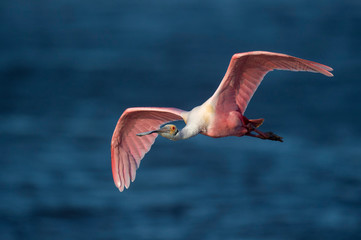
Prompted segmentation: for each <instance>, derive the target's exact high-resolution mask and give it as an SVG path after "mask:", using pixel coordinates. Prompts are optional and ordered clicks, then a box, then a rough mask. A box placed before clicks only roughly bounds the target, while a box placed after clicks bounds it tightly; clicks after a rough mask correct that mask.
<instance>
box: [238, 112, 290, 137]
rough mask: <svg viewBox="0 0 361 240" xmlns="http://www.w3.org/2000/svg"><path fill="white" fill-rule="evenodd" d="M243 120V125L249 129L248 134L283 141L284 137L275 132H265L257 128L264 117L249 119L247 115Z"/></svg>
mask: <svg viewBox="0 0 361 240" xmlns="http://www.w3.org/2000/svg"><path fill="white" fill-rule="evenodd" d="M241 121H242V125H243V127H245V128H246V129H247V130H248V131H247V133H246V134H245V135H246V136H250V137H257V138H260V139H268V140H272V141H279V142H283V140H282V137H280V136H278V135H276V134H274V133H273V132H265V133H264V132H262V131H260V130H258V129H257V128H258V127H259V126H261V125H262V123H263V121H264V119H263V118H260V119H248V118H246V117H245V116H242V118H241ZM252 132H255V133H257V134H254V133H252Z"/></svg>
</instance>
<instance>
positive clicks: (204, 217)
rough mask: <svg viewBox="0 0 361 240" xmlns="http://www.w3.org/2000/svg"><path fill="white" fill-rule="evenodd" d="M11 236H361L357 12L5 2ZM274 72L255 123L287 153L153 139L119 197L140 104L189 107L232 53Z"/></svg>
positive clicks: (6, 208)
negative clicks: (131, 117) (282, 60)
mask: <svg viewBox="0 0 361 240" xmlns="http://www.w3.org/2000/svg"><path fill="white" fill-rule="evenodd" d="M0 21H1V24H0V36H1V37H0V51H1V52H0V79H1V87H0V98H1V102H0V114H1V115H0V134H1V135H0V144H1V145H0V146H1V153H0V154H1V158H0V167H1V175H0V238H1V239H4V240H5V239H361V140H360V135H361V126H360V123H361V114H360V109H361V107H360V103H361V92H360V87H361V81H360V77H359V72H360V69H361V59H360V54H361V44H360V43H361V27H360V26H361V2H360V1H359V0H354V1H351V0H349V1H347V0H334V1H321V0H320V1H314V0H312V1H303V0H302V1H301V0H295V1H289V0H274V1H266V0H262V1H253V0H252V1H251V0H247V1H236V0H225V1H218V0H213V1H190V0H185V1H175V0H162V1H146V0H140V1H119V0H112V1H111V0H105V1H95V0H87V1H85V0H84V1H81V0H63V1H45V0H42V1H27V0H23V1H21V0H8V1H6V0H3V1H1V3H0ZM251 50H267V51H275V52H281V53H287V54H291V55H294V56H297V57H301V58H306V59H309V60H313V61H317V62H320V63H323V64H326V65H329V66H331V67H333V68H334V69H335V71H334V72H333V73H334V74H335V77H334V78H327V77H325V76H323V75H321V74H313V73H294V72H285V71H283V72H281V71H278V72H272V73H270V74H269V75H267V76H266V79H265V81H264V82H263V83H262V85H261V87H260V88H259V90H258V91H257V93H256V94H255V96H254V98H253V100H252V102H251V104H250V105H249V107H248V109H247V112H246V116H248V117H249V118H260V117H263V118H265V119H266V121H265V123H264V125H263V126H262V127H261V129H262V130H263V131H270V130H271V131H274V132H275V133H277V134H279V135H280V136H283V137H284V139H285V142H284V143H279V142H272V141H262V140H259V139H253V138H249V137H243V138H235V137H230V138H223V139H211V138H207V137H205V136H197V137H195V138H192V139H189V140H187V141H180V142H170V141H168V140H166V139H158V140H157V142H156V144H155V145H154V146H153V148H152V151H150V152H149V153H148V154H147V155H146V157H145V158H144V160H143V161H142V165H141V168H140V169H139V171H138V174H137V179H136V181H135V182H134V183H133V184H132V185H131V188H130V189H129V190H127V191H125V192H123V193H120V192H119V191H118V190H117V189H116V188H115V186H114V184H113V180H112V175H111V166H110V139H111V135H112V133H113V129H114V127H115V124H116V122H117V120H118V118H119V116H120V115H121V113H122V112H123V111H124V110H125V109H126V108H128V107H134V106H173V107H178V108H182V109H185V110H190V109H191V108H192V107H194V106H196V105H199V104H201V103H202V102H203V101H204V100H206V99H207V98H208V97H209V96H211V94H212V93H213V92H214V90H215V89H216V87H217V86H218V84H219V83H220V80H221V78H222V77H223V74H224V73H225V71H226V68H227V66H228V63H229V60H230V58H231V56H232V54H234V53H236V52H246V51H251Z"/></svg>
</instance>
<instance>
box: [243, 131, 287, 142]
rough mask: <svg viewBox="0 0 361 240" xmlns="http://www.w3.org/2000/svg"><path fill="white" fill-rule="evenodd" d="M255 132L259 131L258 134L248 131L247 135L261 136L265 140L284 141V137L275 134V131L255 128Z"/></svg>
mask: <svg viewBox="0 0 361 240" xmlns="http://www.w3.org/2000/svg"><path fill="white" fill-rule="evenodd" d="M253 131H254V132H256V133H258V134H257V135H255V134H252V133H247V134H246V135H247V136H250V137H256V138H260V139H263V140H272V141H279V142H283V140H282V139H283V138H282V137H280V136H278V135H276V134H274V133H273V132H265V133H264V132H261V131H259V130H257V129H254V130H253Z"/></svg>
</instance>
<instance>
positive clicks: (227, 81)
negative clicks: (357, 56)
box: [212, 51, 333, 114]
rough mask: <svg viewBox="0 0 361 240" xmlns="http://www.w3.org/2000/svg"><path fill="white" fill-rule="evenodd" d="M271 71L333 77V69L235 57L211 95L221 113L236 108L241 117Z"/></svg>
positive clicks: (283, 59) (267, 56) (253, 55)
mask: <svg viewBox="0 0 361 240" xmlns="http://www.w3.org/2000/svg"><path fill="white" fill-rule="evenodd" d="M274 69H278V70H290V71H307V72H316V73H322V74H324V75H326V76H328V77H332V76H333V75H332V73H330V72H329V71H332V70H333V69H332V68H330V67H328V66H326V65H323V64H320V63H316V62H312V61H308V60H304V59H301V58H296V57H292V56H289V55H286V54H280V53H272V52H262V51H255V52H246V53H237V54H234V55H233V57H232V59H231V62H230V64H229V66H228V69H227V72H226V74H225V76H224V78H223V80H222V82H221V84H220V85H219V87H218V88H217V90H216V92H215V93H214V94H213V96H212V98H213V99H216V100H217V102H218V103H219V104H221V105H222V108H217V109H221V111H224V112H225V111H230V110H231V109H235V108H238V109H240V110H241V112H242V114H243V113H244V112H245V110H246V108H247V105H248V103H249V101H250V99H251V98H252V96H253V94H254V92H255V91H256V90H257V88H258V86H259V84H260V83H261V82H262V80H263V78H264V76H265V75H266V74H267V73H268V72H269V71H272V70H274Z"/></svg>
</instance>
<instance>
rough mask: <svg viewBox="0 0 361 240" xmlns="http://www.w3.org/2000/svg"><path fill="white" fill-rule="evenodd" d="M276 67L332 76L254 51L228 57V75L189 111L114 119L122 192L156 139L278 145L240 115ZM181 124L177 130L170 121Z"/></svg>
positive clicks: (152, 111) (148, 110) (153, 110)
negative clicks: (197, 137) (231, 138)
mask: <svg viewBox="0 0 361 240" xmlns="http://www.w3.org/2000/svg"><path fill="white" fill-rule="evenodd" d="M274 69H278V70H291V71H307V72H315V73H322V74H323V75H326V76H328V77H332V76H333V75H332V73H330V72H329V71H332V70H333V69H332V68H330V67H328V66H325V65H323V64H320V63H316V62H311V61H308V60H304V59H300V58H296V57H292V56H289V55H285V54H280V53H272V52H264V51H254V52H246V53H237V54H234V55H233V56H232V59H231V61H230V63H229V66H228V69H227V72H226V74H225V76H224V77H223V79H222V81H221V83H220V85H219V86H218V88H217V90H216V91H215V92H214V94H213V95H212V96H211V97H210V98H209V99H208V100H207V101H205V102H204V103H203V104H202V105H200V106H197V107H195V108H193V109H192V110H191V111H184V110H181V109H178V108H168V107H134V108H128V109H126V110H125V111H124V112H123V114H122V115H121V117H120V118H119V120H118V123H117V125H116V127H115V130H114V133H113V137H112V141H111V162H112V172H113V179H114V183H115V185H116V187H117V188H118V189H119V190H120V191H121V192H122V191H123V190H124V187H125V188H128V187H129V185H130V182H133V181H134V179H135V176H136V170H137V169H138V168H139V164H140V161H141V160H142V158H143V157H144V155H145V154H146V153H147V152H148V151H149V150H150V148H151V146H152V144H153V143H154V141H155V139H156V138H157V136H158V135H160V136H162V137H165V138H168V139H170V140H181V139H187V138H190V137H193V136H195V135H197V134H199V133H200V134H203V135H206V136H209V137H213V138H219V137H227V136H237V137H242V136H250V137H256V138H260V139H268V140H273V141H280V142H282V137H280V136H278V135H276V134H274V133H272V132H262V131H260V130H259V129H258V127H259V126H260V125H261V124H262V123H263V121H264V119H262V118H260V119H248V118H246V117H245V116H244V112H245V111H246V108H247V105H248V102H249V101H250V99H251V98H252V96H253V94H254V92H255V91H256V89H257V87H258V86H259V84H260V83H261V81H262V79H263V77H264V76H265V75H266V74H267V73H268V72H269V71H272V70H274ZM178 120H183V121H184V122H185V123H186V125H185V127H184V128H183V129H181V130H179V129H177V127H176V126H175V125H173V124H167V123H169V122H172V121H178Z"/></svg>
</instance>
